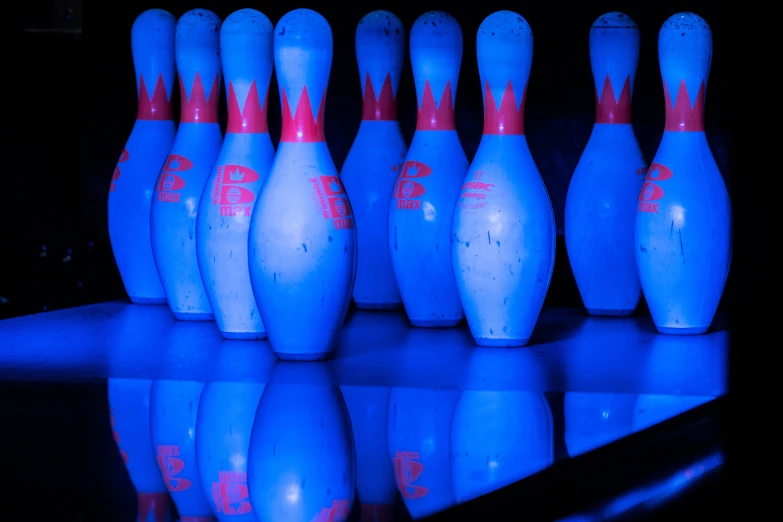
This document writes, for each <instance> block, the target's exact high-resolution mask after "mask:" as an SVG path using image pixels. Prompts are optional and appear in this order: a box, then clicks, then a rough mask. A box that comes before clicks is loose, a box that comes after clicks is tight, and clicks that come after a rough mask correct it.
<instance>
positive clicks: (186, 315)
mask: <svg viewBox="0 0 783 522" xmlns="http://www.w3.org/2000/svg"><path fill="white" fill-rule="evenodd" d="M173 314H174V318H175V319H176V320H177V321H214V320H215V316H214V315H212V314H211V313H209V314H205V313H193V312H173Z"/></svg>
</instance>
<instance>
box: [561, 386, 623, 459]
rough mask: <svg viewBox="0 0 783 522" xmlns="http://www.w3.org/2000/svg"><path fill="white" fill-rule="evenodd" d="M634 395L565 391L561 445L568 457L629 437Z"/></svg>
mask: <svg viewBox="0 0 783 522" xmlns="http://www.w3.org/2000/svg"><path fill="white" fill-rule="evenodd" d="M635 403H636V395H633V394H628V393H582V392H566V393H565V398H564V402H563V417H564V419H565V443H566V449H567V450H568V454H569V455H570V456H572V457H575V456H577V455H581V454H582V453H586V452H588V451H590V450H592V449H595V448H598V447H600V446H603V445H605V444H609V443H610V442H614V441H615V440H617V439H620V438H622V437H625V436H626V435H630V434H631V431H632V429H631V422H632V419H633V411H634V404H635Z"/></svg>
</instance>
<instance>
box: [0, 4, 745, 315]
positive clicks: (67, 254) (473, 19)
mask: <svg viewBox="0 0 783 522" xmlns="http://www.w3.org/2000/svg"><path fill="white" fill-rule="evenodd" d="M727 5H728V3H727V2H725V1H724V2H713V1H706V0H702V1H669V0H656V1H654V2H631V1H628V0H618V1H614V2H601V1H598V2H574V3H571V2H540V3H537V4H533V3H525V4H520V5H516V4H515V3H514V2H491V1H485V2H480V3H472V2H470V3H469V2H465V3H457V2H455V3H448V2H440V3H438V2H424V3H422V2H411V3H410V4H397V3H390V2H377V3H357V4H347V5H345V6H341V5H340V4H338V3H336V2H302V3H299V4H291V3H288V2H271V3H263V4H258V5H255V4H253V3H248V2H235V1H229V0H221V1H212V0H209V1H201V2H195V3H194V2H192V1H190V2H184V1H163V0H161V1H159V2H107V1H98V0H92V1H88V0H85V1H70V2H69V1H66V0H48V1H46V0H38V1H30V2H26V3H23V2H19V5H18V6H13V5H12V6H8V5H4V10H5V13H4V16H3V20H2V22H0V28H1V29H2V32H1V33H0V34H1V35H2V42H1V43H2V49H4V50H5V51H6V52H5V53H4V58H5V60H4V63H5V67H4V68H3V71H4V72H3V77H4V83H5V85H6V89H7V90H6V91H5V92H7V94H6V95H5V99H6V107H5V108H4V113H3V117H2V118H0V128H2V139H1V140H0V154H2V158H3V164H4V169H3V170H4V172H3V177H2V179H3V184H2V189H0V193H2V194H4V195H5V198H4V202H3V204H2V205H0V223H2V224H3V225H4V226H3V227H2V236H0V318H3V317H12V316H17V315H24V314H29V313H36V312H40V311H44V310H53V309H57V308H64V307H70V306H77V305H81V304H86V303H93V302H98V301H103V300H108V299H118V298H123V297H125V291H124V288H123V286H122V281H121V279H120V276H119V272H118V271H117V268H116V265H115V263H114V259H113V256H112V252H111V246H110V243H109V237H108V231H107V212H106V209H107V195H108V185H109V180H110V178H111V175H112V172H113V169H114V166H115V164H116V161H117V158H118V157H119V155H120V153H121V152H122V149H123V146H124V144H125V141H126V140H127V138H128V136H129V134H130V131H131V128H132V126H133V123H134V120H135V115H136V99H137V98H136V90H135V82H134V71H133V63H132V59H131V47H130V45H131V42H130V31H131V26H132V24H133V21H134V19H135V17H136V16H138V15H139V13H141V12H142V11H144V10H145V9H149V8H153V7H158V8H163V9H167V10H168V11H170V12H171V13H172V14H174V15H175V16H177V17H178V16H180V15H182V14H183V13H184V12H185V11H187V10H189V9H192V8H196V7H200V8H205V9H210V10H212V11H214V12H215V13H217V14H218V15H219V16H220V17H221V18H225V17H227V16H228V15H229V14H230V13H232V12H233V11H235V10H237V9H240V8H244V7H254V8H256V9H259V10H261V11H262V12H264V13H265V14H266V15H267V16H268V17H269V18H270V20H271V21H272V22H273V23H276V22H277V21H278V20H279V19H280V18H281V17H282V15H283V14H285V13H286V12H287V11H289V10H291V9H294V8H297V7H308V8H311V9H315V10H317V11H319V12H320V13H321V14H323V15H324V17H325V18H326V19H327V20H328V21H329V23H330V24H331V26H332V31H333V35H334V60H333V64H332V72H331V78H330V84H329V96H328V98H327V112H326V140H327V143H328V145H329V148H330V151H331V153H332V156H333V158H334V161H335V163H336V164H337V167H338V168H339V167H341V165H342V162H343V161H344V159H345V157H346V155H347V153H348V150H349V149H350V146H351V143H352V141H353V138H354V136H355V134H356V131H357V130H358V127H359V122H360V120H361V95H362V90H361V85H360V81H359V75H358V71H357V67H356V58H355V52H354V51H355V49H354V34H355V28H356V24H357V22H358V21H359V19H360V18H361V17H362V16H363V15H365V14H366V13H368V12H370V11H372V10H374V9H387V10H390V11H392V12H394V13H395V14H397V15H398V16H399V17H400V19H401V20H402V21H403V23H404V25H405V28H406V31H407V30H409V29H410V27H411V25H412V23H413V21H414V20H415V19H416V18H417V17H418V16H419V15H421V14H422V13H424V12H426V11H428V10H431V9H441V10H444V11H447V12H449V13H451V14H452V15H454V16H455V17H456V18H457V19H458V21H459V22H460V24H461V26H462V31H463V38H464V50H463V60H462V69H461V72H460V78H459V87H458V91H457V98H456V111H457V129H458V131H459V134H460V137H461V139H462V143H463V146H464V149H465V152H466V153H467V155H468V158H469V159H470V158H472V156H473V154H474V153H475V151H476V148H477V147H478V143H479V140H480V138H481V129H482V124H483V111H482V101H481V100H482V98H481V90H480V85H479V81H478V71H477V64H476V54H475V36H476V31H477V30H478V26H479V25H480V23H481V21H482V20H483V19H484V17H486V16H487V15H489V14H491V13H492V12H494V11H497V10H501V9H512V10H516V11H517V12H519V13H520V14H521V15H522V16H524V17H525V18H526V19H527V20H528V22H529V23H530V25H531V27H532V28H533V34H534V55H533V67H532V71H531V79H530V84H529V88H528V93H527V104H526V112H525V114H526V118H525V129H526V134H527V137H528V140H529V142H530V147H531V150H532V154H533V157H534V159H535V160H536V163H537V165H538V167H539V169H540V171H541V174H542V177H543V178H544V182H545V183H546V186H547V189H548V190H549V194H550V198H551V200H552V204H553V207H554V209H555V218H556V221H557V225H558V231H559V232H560V233H561V234H562V226H563V207H564V203H565V195H566V191H567V189H568V182H569V180H570V177H571V174H572V173H573V170H574V168H575V167H576V164H577V161H578V160H579V156H580V154H581V152H582V149H583V148H584V146H585V144H586V143H587V139H588V137H589V135H590V131H591V128H592V124H593V120H594V92H593V80H592V75H591V69H590V59H589V54H588V36H589V30H590V25H591V24H592V23H593V21H594V20H595V19H596V18H597V17H598V16H599V15H601V14H602V13H604V12H607V11H612V10H620V11H623V12H625V13H626V14H628V15H630V16H631V17H632V18H633V19H634V20H635V21H636V23H637V24H638V26H639V30H640V33H641V49H640V58H639V67H638V71H637V77H636V85H635V92H634V97H633V118H634V127H635V130H636V135H637V138H638V140H639V143H640V145H641V148H642V151H643V152H644V154H645V157H646V158H647V160H648V162H650V161H652V158H653V156H654V154H655V151H656V149H657V146H658V143H659V142H660V138H661V135H662V133H663V124H664V112H663V103H664V102H663V90H662V85H661V77H660V70H659V66H658V56H657V39H658V30H659V29H660V26H661V24H662V23H663V22H664V21H665V20H666V18H668V17H669V16H671V15H672V14H674V13H677V12H679V11H685V10H691V11H693V12H696V13H698V14H699V15H701V16H702V17H703V18H704V19H705V20H706V21H707V22H708V23H709V24H710V26H711V27H712V32H713V60H712V69H711V73H710V78H709V88H708V92H707V111H706V119H707V122H706V126H707V137H708V140H709V143H710V146H711V147H712V150H713V153H714V155H715V158H716V160H717V162H718V165H719V167H720V169H721V171H722V172H723V174H724V177H725V179H726V182H727V185H728V186H729V190H730V191H732V186H731V176H730V173H729V172H728V168H727V162H728V143H727V141H728V133H727V126H728V68H727V55H728V53H729V49H728V25H727V24H728V21H727V15H728V7H727ZM69 9H70V11H69ZM272 82H273V85H274V86H273V88H272V93H273V94H272V95H271V96H270V109H269V123H270V133H271V135H272V140H273V142H274V143H275V144H276V143H277V141H278V139H279V135H280V103H279V99H278V96H277V88H276V84H275V83H274V82H276V79H275V78H274V77H273V79H272ZM175 97H178V94H176V95H175ZM176 99H178V98H176ZM398 100H399V115H400V121H401V124H402V128H403V132H404V134H405V136H406V138H407V139H408V141H410V138H411V136H412V134H413V130H414V128H415V118H416V97H415V89H414V85H413V78H412V75H411V71H410V63H409V62H406V64H405V69H404V70H403V76H402V80H401V87H400V90H399V95H398ZM225 105H226V102H225V87H224V86H222V85H221V123H222V125H223V126H224V128H225V121H226V110H225ZM546 304H547V305H549V306H577V307H578V306H581V300H580V298H579V294H578V291H577V289H576V285H575V283H574V280H573V276H572V274H571V270H570V266H569V264H568V258H567V255H566V250H565V244H564V241H563V237H562V235H561V236H559V241H558V245H557V261H556V267H555V272H554V276H553V279H552V283H551V287H550V291H549V294H548V296H547V303H546ZM640 313H645V310H644V305H643V304H642V306H641V307H640Z"/></svg>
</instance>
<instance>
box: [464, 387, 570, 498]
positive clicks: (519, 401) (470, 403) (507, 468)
mask: <svg viewBox="0 0 783 522" xmlns="http://www.w3.org/2000/svg"><path fill="white" fill-rule="evenodd" d="M553 431H554V427H553V421H552V412H551V411H550V410H549V403H548V402H547V400H546V397H544V395H543V394H542V393H533V392H522V391H473V390H466V391H463V392H462V393H461V394H460V397H459V400H458V401H457V405H456V407H455V409H454V416H453V418H452V420H451V450H450V451H451V482H452V485H453V487H454V495H455V496H456V499H457V502H467V501H468V500H472V499H474V498H476V497H478V496H481V495H484V494H486V493H490V492H492V491H495V490H496V489H500V488H502V487H504V486H507V485H509V484H511V483H513V482H517V481H519V480H522V479H523V478H525V477H527V476H529V475H532V474H534V473H538V472H539V471H541V470H543V469H545V468H547V467H549V466H551V465H552V463H553V462H554V455H555V453H554V451H555V450H554V434H553Z"/></svg>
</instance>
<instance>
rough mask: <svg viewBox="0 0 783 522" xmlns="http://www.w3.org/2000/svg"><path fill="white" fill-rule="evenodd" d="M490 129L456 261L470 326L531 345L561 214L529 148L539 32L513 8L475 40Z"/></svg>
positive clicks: (476, 165)
mask: <svg viewBox="0 0 783 522" xmlns="http://www.w3.org/2000/svg"><path fill="white" fill-rule="evenodd" d="M476 53H477V56H478V65H479V73H480V77H481V86H482V90H483V91H484V133H483V135H482V137H481V142H480V143H479V148H478V150H477V151H476V156H475V157H474V158H473V163H472V164H471V165H470V168H469V169H468V171H467V175H466V176H465V180H464V183H463V185H462V189H461V192H460V193H459V195H458V197H456V198H455V201H456V206H455V208H454V218H453V224H452V229H451V230H452V238H451V241H452V244H451V249H452V258H453V263H454V274H455V276H456V280H457V288H458V289H459V292H460V297H461V299H462V305H463V307H464V308H465V315H466V317H467V319H468V325H469V326H470V332H471V333H472V334H473V338H474V339H475V341H476V343H477V344H478V345H481V346H524V345H525V344H527V343H528V341H529V339H530V336H531V334H532V332H533V328H534V327H535V325H536V321H537V320H538V316H539V314H540V313H541V307H542V306H543V305H544V298H545V297H546V293H547V290H548V289H549V282H550V280H551V278H552V270H553V268H554V262H555V239H556V230H555V218H554V213H553V212H552V204H551V202H550V201H549V194H548V193H547V190H546V187H545V186H544V182H543V181H542V179H541V175H540V174H539V171H538V167H536V164H535V162H534V161H533V157H532V156H531V154H530V149H529V148H528V144H527V139H526V138H525V132H524V116H523V114H524V104H525V92H526V89H527V82H528V78H529V76H530V65H531V63H532V60H533V32H532V31H531V29H530V26H529V25H528V23H527V21H525V19H524V18H522V17H521V16H520V15H518V14H516V13H512V12H511V11H499V12H497V13H494V14H492V15H490V16H488V17H487V18H486V19H485V20H484V21H483V22H482V24H481V26H480V27H479V31H478V35H477V36H476Z"/></svg>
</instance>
